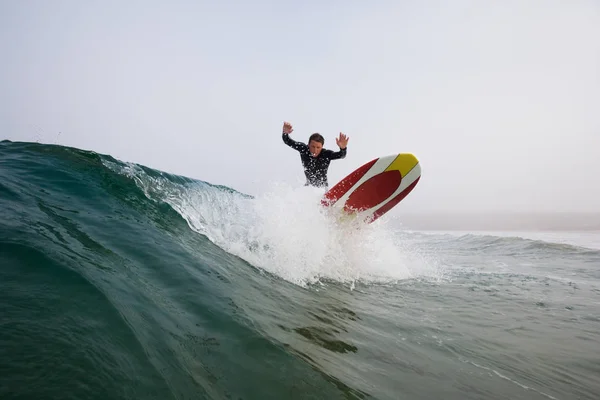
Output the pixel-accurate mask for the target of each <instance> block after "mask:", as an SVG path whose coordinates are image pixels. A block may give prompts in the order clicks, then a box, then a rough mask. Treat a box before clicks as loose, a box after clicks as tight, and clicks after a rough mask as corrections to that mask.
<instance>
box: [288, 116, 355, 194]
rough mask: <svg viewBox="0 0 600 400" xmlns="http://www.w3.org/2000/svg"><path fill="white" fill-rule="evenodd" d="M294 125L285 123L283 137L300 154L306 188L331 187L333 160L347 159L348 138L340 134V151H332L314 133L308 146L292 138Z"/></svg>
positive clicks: (320, 137) (319, 136) (338, 139)
mask: <svg viewBox="0 0 600 400" xmlns="http://www.w3.org/2000/svg"><path fill="white" fill-rule="evenodd" d="M292 131H293V129H292V125H291V124H290V123H289V122H284V123H283V133H282V135H281V137H282V139H283V142H284V143H285V144H287V145H288V146H290V147H291V148H292V149H295V150H297V151H298V152H299V153H300V160H301V161H302V166H303V167H304V175H305V176H306V184H305V185H304V186H309V185H310V186H315V187H324V188H327V187H328V186H329V184H328V182H327V170H328V169H329V163H330V162H331V160H339V159H342V158H345V157H346V147H347V145H348V139H349V138H348V137H347V136H346V135H344V134H343V133H341V132H340V136H339V137H338V138H336V140H335V141H336V143H337V145H338V146H339V148H340V151H332V150H327V149H324V148H323V145H324V144H325V139H323V136H321V135H320V134H318V133H313V134H312V135H310V137H309V138H308V145H306V144H304V143H300V142H296V141H295V140H293V139H291V138H290V136H289V135H290V133H292Z"/></svg>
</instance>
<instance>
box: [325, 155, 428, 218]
mask: <svg viewBox="0 0 600 400" xmlns="http://www.w3.org/2000/svg"><path fill="white" fill-rule="evenodd" d="M420 179H421V166H420V164H419V161H418V160H417V158H416V157H415V156H414V155H412V154H409V153H399V154H393V155H389V156H386V157H380V158H376V159H374V160H371V161H369V162H368V163H366V164H364V165H362V166H361V167H359V168H358V169H356V170H355V171H353V172H352V173H350V174H349V175H348V176H346V177H345V178H344V179H342V180H341V181H340V182H338V183H337V184H336V185H335V186H333V187H332V188H331V189H329V190H328V191H327V192H326V193H325V195H324V196H323V199H322V200H321V204H322V205H323V206H325V207H329V208H332V209H338V210H339V211H342V212H344V213H345V214H347V215H353V216H357V217H360V218H361V219H364V220H365V221H366V222H367V223H371V222H373V221H375V220H376V219H377V218H379V217H381V216H382V215H383V214H385V213H386V212H388V211H389V210H391V209H392V208H393V207H394V206H395V205H396V204H398V203H399V202H400V201H402V199H404V198H405V197H406V196H407V195H408V194H409V193H410V192H411V191H412V190H413V189H414V188H415V186H416V185H417V183H418V182H419V180H420Z"/></svg>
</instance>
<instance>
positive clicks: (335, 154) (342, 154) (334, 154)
mask: <svg viewBox="0 0 600 400" xmlns="http://www.w3.org/2000/svg"><path fill="white" fill-rule="evenodd" d="M347 150H348V148H347V147H346V148H345V149H340V151H333V150H329V154H327V156H328V157H329V159H330V160H340V159H342V158H346V152H347Z"/></svg>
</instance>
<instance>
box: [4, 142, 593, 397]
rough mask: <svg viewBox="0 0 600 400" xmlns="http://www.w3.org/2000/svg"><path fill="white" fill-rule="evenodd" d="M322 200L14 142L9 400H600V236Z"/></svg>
mask: <svg viewBox="0 0 600 400" xmlns="http://www.w3.org/2000/svg"><path fill="white" fill-rule="evenodd" d="M199 174H200V175H201V172H199ZM418 189H419V188H418V186H417V188H416V189H415V190H418ZM318 198H319V193H318V192H316V191H313V190H311V189H309V188H304V187H301V188H293V187H287V186H285V185H274V186H273V188H272V190H270V191H268V192H266V193H264V194H262V195H260V196H256V197H252V196H247V195H244V194H243V193H239V192H237V191H235V190H233V189H230V188H227V187H223V186H218V185H212V184H209V183H206V182H203V181H198V180H193V179H188V178H185V177H181V176H174V175H170V174H167V173H164V172H161V171H157V170H153V169H150V168H146V167H144V166H141V165H136V164H129V163H124V162H121V161H119V160H116V159H114V158H112V157H110V156H108V155H101V154H96V153H93V152H88V151H82V150H77V149H73V148H66V147H61V146H57V145H43V144H37V143H15V142H8V141H4V142H0V399H3V400H7V399H161V400H166V399H528V400H531V399H598V398H600V233H599V232H595V231H587V232H531V233H527V232H525V233H511V232H497V233H494V232H424V231H411V230H408V229H406V228H403V227H402V224H401V222H402V221H397V220H395V217H394V216H393V215H391V214H390V216H389V218H385V217H384V218H381V219H380V220H378V221H376V223H374V224H371V225H368V226H364V227H359V228H356V227H354V228H352V229H345V228H343V227H340V226H337V225H336V224H335V223H333V221H332V220H331V219H330V218H329V217H328V216H327V215H326V214H325V213H324V212H323V210H322V209H321V208H320V207H318V206H317V204H318ZM398 207H401V204H400V205H399V206H398ZM398 218H399V217H398Z"/></svg>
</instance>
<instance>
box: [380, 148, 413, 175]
mask: <svg viewBox="0 0 600 400" xmlns="http://www.w3.org/2000/svg"><path fill="white" fill-rule="evenodd" d="M418 163H419V160H417V157H415V156H414V155H412V154H409V153H403V154H398V156H397V157H396V158H395V159H394V161H392V163H391V164H390V165H389V166H388V167H387V168H386V169H385V171H384V172H386V171H400V175H401V176H403V177H404V176H406V175H407V174H408V173H409V172H410V170H411V169H413V168H414V167H415V166H416V165H417V164H418Z"/></svg>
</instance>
